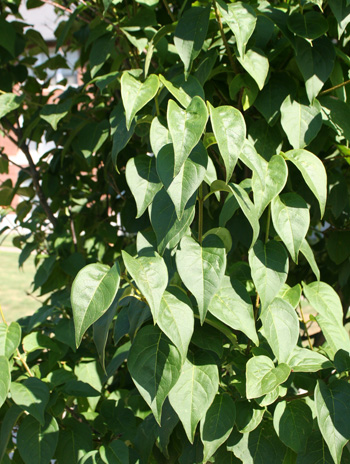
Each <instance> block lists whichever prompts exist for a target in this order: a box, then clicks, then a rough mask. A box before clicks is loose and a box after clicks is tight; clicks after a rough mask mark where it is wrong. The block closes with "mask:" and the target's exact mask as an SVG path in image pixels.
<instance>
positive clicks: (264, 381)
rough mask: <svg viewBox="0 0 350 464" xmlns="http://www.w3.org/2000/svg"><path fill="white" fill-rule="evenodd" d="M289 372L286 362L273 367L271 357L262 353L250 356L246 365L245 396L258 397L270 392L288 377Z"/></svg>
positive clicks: (249, 397)
mask: <svg viewBox="0 0 350 464" xmlns="http://www.w3.org/2000/svg"><path fill="white" fill-rule="evenodd" d="M289 374H290V367H289V366H287V364H283V363H282V364H279V365H278V366H277V367H275V365H274V363H273V362H272V361H271V359H270V358H268V357H267V356H264V355H261V356H255V357H253V358H250V359H249V361H248V362H247V367H246V391H247V398H248V399H251V398H259V397H260V396H263V395H266V394H268V393H271V392H272V391H273V390H275V388H276V387H278V385H280V384H281V383H283V382H285V381H286V380H287V379H288V377H289Z"/></svg>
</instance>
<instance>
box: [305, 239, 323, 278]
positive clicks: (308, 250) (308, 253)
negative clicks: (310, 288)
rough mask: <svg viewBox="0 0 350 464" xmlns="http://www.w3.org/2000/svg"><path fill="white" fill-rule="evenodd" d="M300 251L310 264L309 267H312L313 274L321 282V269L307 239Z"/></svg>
mask: <svg viewBox="0 0 350 464" xmlns="http://www.w3.org/2000/svg"><path fill="white" fill-rule="evenodd" d="M300 251H301V252H302V254H303V255H304V257H305V259H306V260H307V262H308V263H309V265H310V267H311V269H312V272H313V273H314V274H315V276H316V279H317V280H320V278H321V276H320V270H319V268H318V266H317V263H316V260H315V256H314V253H313V251H312V248H311V247H310V245H309V242H308V241H307V240H306V238H304V240H303V241H302V243H301V246H300Z"/></svg>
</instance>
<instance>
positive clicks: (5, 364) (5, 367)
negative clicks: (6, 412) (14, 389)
mask: <svg viewBox="0 0 350 464" xmlns="http://www.w3.org/2000/svg"><path fill="white" fill-rule="evenodd" d="M0 372H1V376H0V407H1V406H2V405H3V404H4V402H5V401H6V398H7V393H8V391H9V388H10V383H11V373H10V363H9V361H8V359H7V358H6V357H5V356H0Z"/></svg>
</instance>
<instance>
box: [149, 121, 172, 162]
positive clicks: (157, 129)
mask: <svg viewBox="0 0 350 464" xmlns="http://www.w3.org/2000/svg"><path fill="white" fill-rule="evenodd" d="M164 124H165V123H164ZM164 124H163V120H160V119H159V118H157V117H156V118H153V121H152V124H151V129H150V132H149V138H150V143H151V147H152V150H153V153H154V156H158V153H159V152H160V150H161V148H163V147H164V146H165V145H168V144H169V143H171V136H170V132H169V131H168V129H167V128H166V126H165V125H164Z"/></svg>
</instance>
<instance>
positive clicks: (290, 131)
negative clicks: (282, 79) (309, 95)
mask: <svg viewBox="0 0 350 464" xmlns="http://www.w3.org/2000/svg"><path fill="white" fill-rule="evenodd" d="M281 124H282V127H283V130H284V132H285V133H286V134H287V137H288V140H289V143H290V144H291V145H292V147H293V148H295V149H298V148H304V147H306V146H307V145H309V143H310V142H311V141H312V140H313V139H314V138H315V137H316V135H317V134H318V133H319V131H320V129H321V126H322V115H321V106H320V104H319V103H318V102H317V101H315V102H314V103H313V104H312V105H303V104H301V103H298V102H297V101H296V100H292V99H291V97H290V95H288V96H287V97H286V99H285V100H284V102H283V103H282V106H281Z"/></svg>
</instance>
